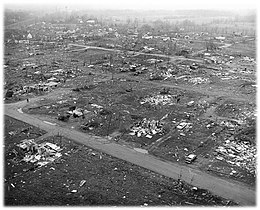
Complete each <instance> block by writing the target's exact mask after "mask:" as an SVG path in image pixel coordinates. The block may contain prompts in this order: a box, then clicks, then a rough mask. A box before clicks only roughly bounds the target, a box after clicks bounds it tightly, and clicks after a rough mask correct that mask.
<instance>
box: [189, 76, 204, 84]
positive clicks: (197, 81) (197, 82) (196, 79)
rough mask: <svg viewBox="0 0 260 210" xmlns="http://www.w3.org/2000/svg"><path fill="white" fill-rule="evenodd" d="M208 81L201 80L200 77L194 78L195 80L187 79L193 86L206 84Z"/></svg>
mask: <svg viewBox="0 0 260 210" xmlns="http://www.w3.org/2000/svg"><path fill="white" fill-rule="evenodd" d="M208 81H209V80H208V79H207V78H201V77H195V78H191V79H189V82H191V83H193V84H195V85H196V84H201V83H207V82H208Z"/></svg>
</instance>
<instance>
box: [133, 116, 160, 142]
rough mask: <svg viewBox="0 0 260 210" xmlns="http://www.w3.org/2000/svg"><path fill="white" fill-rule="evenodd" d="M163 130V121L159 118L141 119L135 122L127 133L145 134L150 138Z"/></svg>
mask: <svg viewBox="0 0 260 210" xmlns="http://www.w3.org/2000/svg"><path fill="white" fill-rule="evenodd" d="M162 132H163V123H162V122H161V121H159V120H148V119H146V118H144V119H142V120H141V121H139V122H138V123H136V124H135V125H134V126H133V127H132V128H131V132H130V133H129V135H132V136H134V135H136V136H137V137H141V136H145V137H147V138H152V137H153V135H155V134H161V133H162Z"/></svg>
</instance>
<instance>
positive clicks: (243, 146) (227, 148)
mask: <svg viewBox="0 0 260 210" xmlns="http://www.w3.org/2000/svg"><path fill="white" fill-rule="evenodd" d="M216 152H217V153H218V156H217V157H216V159H217V160H225V161H226V162H228V163H230V164H232V165H237V166H238V167H241V168H244V169H247V170H248V171H249V172H250V173H255V170H256V147H255V146H253V145H251V144H250V143H249V142H247V141H241V142H237V141H231V140H226V141H225V142H224V144H223V145H222V146H218V147H217V149H216Z"/></svg>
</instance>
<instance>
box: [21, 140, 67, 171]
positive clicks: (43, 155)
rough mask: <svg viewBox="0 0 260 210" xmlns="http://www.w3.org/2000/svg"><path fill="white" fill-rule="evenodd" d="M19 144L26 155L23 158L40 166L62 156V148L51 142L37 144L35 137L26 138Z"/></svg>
mask: <svg viewBox="0 0 260 210" xmlns="http://www.w3.org/2000/svg"><path fill="white" fill-rule="evenodd" d="M17 146H18V147H20V148H21V149H22V150H23V151H24V152H25V156H24V158H23V159H22V160H23V161H25V162H31V163H37V165H38V166H40V167H41V166H44V165H46V164H48V163H51V162H53V161H55V160H56V159H58V158H59V157H61V156H62V154H61V153H60V151H61V150H62V149H61V148H60V147H59V146H57V145H55V144H52V143H50V142H43V143H41V144H37V143H36V142H35V141H34V139H25V140H23V141H22V142H21V143H20V144H18V145H17Z"/></svg>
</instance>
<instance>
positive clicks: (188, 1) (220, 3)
mask: <svg viewBox="0 0 260 210" xmlns="http://www.w3.org/2000/svg"><path fill="white" fill-rule="evenodd" d="M3 2H4V5H5V4H10V3H11V4H16V5H18V4H19V5H20V4H23V7H24V6H25V5H27V6H29V5H28V4H35V3H36V2H37V4H38V5H39V6H42V5H44V4H57V3H58V4H61V3H62V4H63V5H68V6H69V7H70V6H71V7H73V8H75V7H76V6H77V5H78V6H79V9H81V8H83V7H88V8H91V9H148V10H155V9H166V10H177V9H218V10H219V9H227V10H230V9H238V10H241V9H255V8H256V7H257V5H258V3H257V2H258V1H257V0H243V1H241V0H3ZM82 4H84V5H83V6H82Z"/></svg>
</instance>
